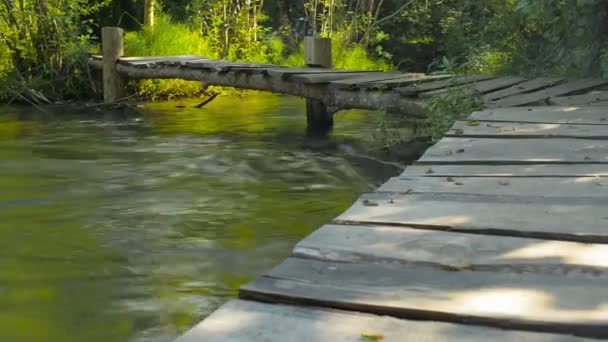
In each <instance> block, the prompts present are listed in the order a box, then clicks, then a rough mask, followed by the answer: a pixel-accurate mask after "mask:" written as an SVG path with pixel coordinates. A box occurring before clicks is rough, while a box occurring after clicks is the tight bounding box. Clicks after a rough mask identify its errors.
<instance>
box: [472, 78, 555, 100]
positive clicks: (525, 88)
mask: <svg viewBox="0 0 608 342" xmlns="http://www.w3.org/2000/svg"><path fill="white" fill-rule="evenodd" d="M562 81H563V79H561V78H552V77H543V78H535V79H532V80H529V81H526V82H523V83H519V84H516V85H514V86H511V87H509V88H505V89H502V90H498V91H494V92H491V93H488V94H485V95H484V96H483V97H482V98H483V100H484V102H489V101H492V100H498V99H502V98H503V97H507V96H512V95H516V94H521V93H525V92H531V91H535V90H539V89H542V88H546V87H550V86H552V85H556V84H558V83H560V82H562Z"/></svg>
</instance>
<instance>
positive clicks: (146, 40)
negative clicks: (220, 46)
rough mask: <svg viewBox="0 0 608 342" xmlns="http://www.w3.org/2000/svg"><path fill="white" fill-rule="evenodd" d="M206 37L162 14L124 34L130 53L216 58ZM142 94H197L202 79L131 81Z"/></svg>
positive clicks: (180, 95)
mask: <svg viewBox="0 0 608 342" xmlns="http://www.w3.org/2000/svg"><path fill="white" fill-rule="evenodd" d="M205 42H206V41H205V39H203V36H202V35H201V34H200V33H199V32H197V31H195V30H193V29H191V28H190V27H189V26H188V25H186V24H180V23H174V22H173V21H172V20H171V18H170V17H168V16H166V15H161V16H159V17H158V18H157V22H156V23H155V24H154V26H152V27H151V26H144V27H143V28H142V30H141V31H138V32H129V33H127V34H126V35H125V49H126V51H125V54H126V55H127V56H171V55H198V56H204V57H207V58H217V53H216V52H215V51H214V49H213V48H212V47H211V46H209V45H207V44H206V43H205ZM131 85H132V86H133V87H134V88H135V91H136V92H137V94H138V95H139V96H142V97H146V98H149V99H153V100H154V99H159V98H173V97H183V96H195V95H198V94H200V93H201V91H202V84H201V83H200V82H193V81H184V80H142V81H134V82H131Z"/></svg>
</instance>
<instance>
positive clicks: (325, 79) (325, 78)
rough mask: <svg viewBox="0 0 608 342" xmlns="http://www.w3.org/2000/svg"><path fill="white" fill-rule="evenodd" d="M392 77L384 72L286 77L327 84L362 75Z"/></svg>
mask: <svg viewBox="0 0 608 342" xmlns="http://www.w3.org/2000/svg"><path fill="white" fill-rule="evenodd" d="M368 76H375V77H378V76H380V77H390V75H389V76H385V73H384V72H362V73H344V72H337V73H323V74H294V75H289V76H287V77H286V78H285V79H286V80H287V81H290V82H299V83H304V84H327V83H330V82H336V81H340V80H348V79H351V78H361V77H368Z"/></svg>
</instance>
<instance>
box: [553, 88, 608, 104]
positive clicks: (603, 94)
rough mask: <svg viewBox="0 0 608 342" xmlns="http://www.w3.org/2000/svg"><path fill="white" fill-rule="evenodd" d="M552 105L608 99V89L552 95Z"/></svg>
mask: <svg viewBox="0 0 608 342" xmlns="http://www.w3.org/2000/svg"><path fill="white" fill-rule="evenodd" d="M548 101H549V104H550V105H552V106H581V105H588V104H591V103H597V102H603V101H608V91H592V92H590V93H587V94H581V95H571V96H559V97H552V98H550V99H549V100H548Z"/></svg>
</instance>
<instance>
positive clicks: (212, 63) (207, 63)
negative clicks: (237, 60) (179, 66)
mask: <svg viewBox="0 0 608 342" xmlns="http://www.w3.org/2000/svg"><path fill="white" fill-rule="evenodd" d="M228 64H230V62H228V61H225V60H220V59H206V60H193V61H186V65H185V66H186V67H188V68H191V69H206V70H214V71H216V70H217V69H218V68H222V67H224V66H227V65H228Z"/></svg>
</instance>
